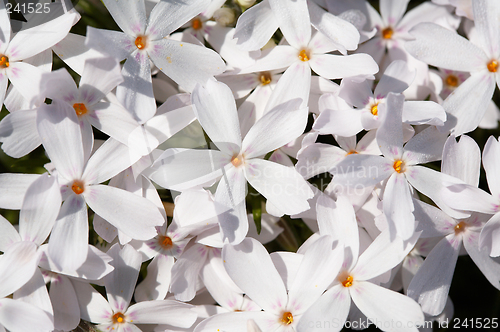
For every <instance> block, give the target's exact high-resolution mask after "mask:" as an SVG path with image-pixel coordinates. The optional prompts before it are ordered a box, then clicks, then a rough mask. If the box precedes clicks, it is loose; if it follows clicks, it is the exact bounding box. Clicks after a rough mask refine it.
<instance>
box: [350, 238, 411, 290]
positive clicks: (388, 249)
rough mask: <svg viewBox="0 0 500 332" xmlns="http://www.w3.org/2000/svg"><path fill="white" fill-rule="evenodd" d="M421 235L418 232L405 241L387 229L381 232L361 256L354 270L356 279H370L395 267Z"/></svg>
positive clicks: (353, 273)
mask: <svg viewBox="0 0 500 332" xmlns="http://www.w3.org/2000/svg"><path fill="white" fill-rule="evenodd" d="M419 235H420V234H419V233H417V234H415V235H413V236H412V237H411V238H410V239H408V241H403V240H402V239H401V238H400V237H399V236H395V237H391V235H390V232H389V231H387V230H386V231H384V232H382V233H380V235H379V236H377V237H376V238H375V240H373V242H372V243H371V244H370V246H369V247H368V248H367V249H366V250H365V251H364V252H363V253H362V254H361V256H359V259H358V262H357V263H356V266H355V267H354V269H353V270H352V275H353V277H354V278H355V280H356V279H357V280H369V279H372V278H374V277H376V276H379V275H381V274H382V273H385V272H387V271H389V270H390V269H392V268H394V267H395V266H396V265H398V264H399V263H401V262H402V261H403V259H404V258H405V257H406V255H407V254H408V253H409V252H410V250H411V249H413V247H414V245H415V243H416V242H417V239H418V237H419Z"/></svg>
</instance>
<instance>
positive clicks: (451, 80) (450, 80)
mask: <svg viewBox="0 0 500 332" xmlns="http://www.w3.org/2000/svg"><path fill="white" fill-rule="evenodd" d="M444 82H445V83H446V85H448V86H452V87H454V88H456V87H457V86H458V77H456V76H455V75H452V74H450V75H448V76H446V78H445V80H444Z"/></svg>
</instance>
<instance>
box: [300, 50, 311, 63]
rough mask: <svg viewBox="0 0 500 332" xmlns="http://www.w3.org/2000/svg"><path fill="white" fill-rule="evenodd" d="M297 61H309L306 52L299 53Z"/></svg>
mask: <svg viewBox="0 0 500 332" xmlns="http://www.w3.org/2000/svg"><path fill="white" fill-rule="evenodd" d="M299 59H300V61H304V62H306V61H309V54H308V53H307V51H306V50H302V51H300V52H299Z"/></svg>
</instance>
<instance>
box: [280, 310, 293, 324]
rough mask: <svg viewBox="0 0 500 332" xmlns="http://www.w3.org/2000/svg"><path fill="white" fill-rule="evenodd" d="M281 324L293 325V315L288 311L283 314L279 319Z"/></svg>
mask: <svg viewBox="0 0 500 332" xmlns="http://www.w3.org/2000/svg"><path fill="white" fill-rule="evenodd" d="M281 322H282V323H283V325H290V324H292V323H293V315H292V313H291V312H290V311H287V312H285V313H283V317H281Z"/></svg>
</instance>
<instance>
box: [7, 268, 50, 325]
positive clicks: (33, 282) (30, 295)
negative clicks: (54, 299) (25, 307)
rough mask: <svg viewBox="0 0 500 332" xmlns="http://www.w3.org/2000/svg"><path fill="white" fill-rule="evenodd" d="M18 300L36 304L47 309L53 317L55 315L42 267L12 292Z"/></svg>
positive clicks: (44, 309)
mask: <svg viewBox="0 0 500 332" xmlns="http://www.w3.org/2000/svg"><path fill="white" fill-rule="evenodd" d="M12 298H13V299H14V300H16V301H22V302H26V303H29V304H32V305H34V306H36V307H37V308H40V309H42V310H43V311H45V313H46V314H47V315H49V316H50V317H51V318H53V316H54V311H53V309H52V303H51V301H50V297H49V292H48V290H47V287H46V286H45V280H44V277H43V275H42V271H40V269H36V270H35V274H33V276H32V277H31V279H30V280H29V281H28V282H27V283H26V284H25V285H24V286H22V287H21V288H19V289H18V290H17V291H15V292H14V294H12Z"/></svg>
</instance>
